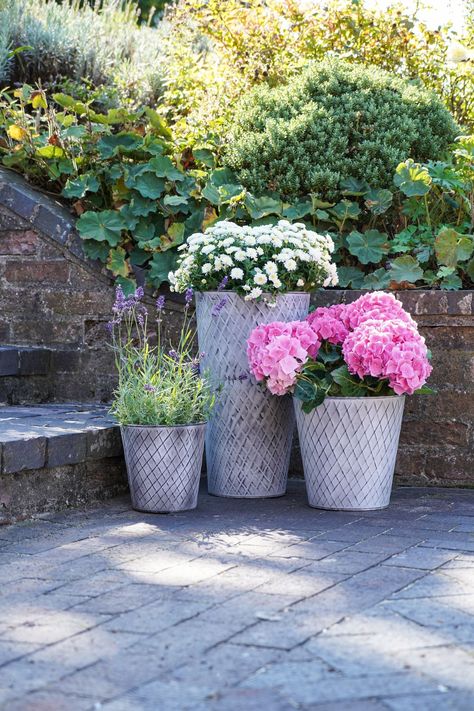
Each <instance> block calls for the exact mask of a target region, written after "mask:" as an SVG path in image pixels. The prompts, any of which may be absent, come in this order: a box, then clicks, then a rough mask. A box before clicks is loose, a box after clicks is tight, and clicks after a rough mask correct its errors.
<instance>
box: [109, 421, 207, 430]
mask: <svg viewBox="0 0 474 711" xmlns="http://www.w3.org/2000/svg"><path fill="white" fill-rule="evenodd" d="M119 424H120V427H141V429H144V430H179V429H186V428H188V427H205V426H206V425H207V421H205V422H194V423H193V424H187V425H123V424H122V423H121V422H120V423H119Z"/></svg>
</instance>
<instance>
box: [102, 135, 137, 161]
mask: <svg viewBox="0 0 474 711" xmlns="http://www.w3.org/2000/svg"><path fill="white" fill-rule="evenodd" d="M142 146H143V138H142V137H141V136H138V135H137V134H136V133H125V132H122V133H117V134H114V135H113V136H103V137H102V138H101V139H100V141H99V142H98V144H97V148H98V150H99V153H100V155H101V156H102V158H111V157H112V156H117V155H119V154H120V153H133V151H136V150H138V149H139V148H141V147H142Z"/></svg>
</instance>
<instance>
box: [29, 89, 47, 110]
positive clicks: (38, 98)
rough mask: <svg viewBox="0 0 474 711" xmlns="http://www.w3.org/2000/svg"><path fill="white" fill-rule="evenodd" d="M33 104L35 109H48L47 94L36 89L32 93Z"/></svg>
mask: <svg viewBox="0 0 474 711" xmlns="http://www.w3.org/2000/svg"><path fill="white" fill-rule="evenodd" d="M31 105H32V106H33V108H34V109H40V108H41V109H47V108H48V104H47V103H46V96H45V94H44V92H43V91H34V92H33V94H32V95H31Z"/></svg>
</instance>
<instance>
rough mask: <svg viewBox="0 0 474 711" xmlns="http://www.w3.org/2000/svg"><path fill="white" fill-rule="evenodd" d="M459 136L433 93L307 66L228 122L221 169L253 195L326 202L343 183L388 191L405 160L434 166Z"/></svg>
mask: <svg viewBox="0 0 474 711" xmlns="http://www.w3.org/2000/svg"><path fill="white" fill-rule="evenodd" d="M457 133H458V130H457V127H456V125H455V123H454V121H453V119H452V117H451V115H450V114H449V112H448V111H447V110H446V109H445V108H444V107H443V106H442V104H441V102H440V101H439V99H437V98H436V97H435V96H434V94H432V93H431V92H429V91H427V90H426V89H423V88H421V87H420V86H415V85H411V84H408V83H407V82H405V81H404V80H401V79H397V78H393V77H392V76H391V75H389V74H388V73H387V72H385V71H383V70H380V69H376V68H375V67H370V68H365V67H363V66H361V65H356V64H355V65H351V64H349V63H347V62H342V61H337V60H329V61H325V62H321V63H311V64H310V65H308V66H307V67H306V68H305V69H304V70H303V71H302V72H301V74H299V75H298V76H297V77H295V78H292V79H291V80H290V81H289V82H288V84H287V85H285V86H281V87H276V88H269V87H268V86H263V85H262V86H260V87H257V88H255V89H253V90H252V91H251V92H250V93H249V94H248V95H247V96H245V97H244V98H243V99H242V100H241V102H240V104H239V105H238V107H237V110H236V112H235V115H234V121H233V129H232V131H231V134H230V136H229V144H228V148H227V152H226V155H225V162H226V163H227V165H228V166H229V167H230V168H232V169H233V170H235V171H236V172H237V174H238V176H239V178H240V180H241V181H242V183H243V184H244V185H245V187H247V188H248V189H249V190H251V191H252V192H254V193H256V194H260V193H262V192H265V191H269V190H270V191H276V192H278V193H280V194H281V195H283V196H284V197H285V198H288V199H294V198H297V197H299V196H302V195H307V194H308V193H316V194H317V195H318V196H319V197H320V198H323V199H333V198H334V197H335V196H336V195H337V190H338V185H339V183H340V181H341V180H342V179H344V178H348V177H353V178H356V179H364V180H366V181H367V182H368V183H369V184H370V185H375V186H377V187H381V188H383V187H388V186H389V185H390V184H391V181H392V174H393V172H394V170H395V168H396V167H397V165H398V163H400V161H402V160H404V159H405V158H406V157H407V156H409V157H412V158H413V159H415V160H417V161H426V160H429V159H433V160H436V159H437V158H439V157H440V156H441V155H442V154H443V152H444V151H445V150H446V149H447V147H448V146H449V144H450V143H451V142H452V141H453V140H454V138H455V136H456V134H457Z"/></svg>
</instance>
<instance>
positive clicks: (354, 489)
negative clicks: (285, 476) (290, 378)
mask: <svg viewBox="0 0 474 711" xmlns="http://www.w3.org/2000/svg"><path fill="white" fill-rule="evenodd" d="M404 405H405V398H404V397H398V396H388V397H358V398H357V397H327V398H326V399H325V400H324V402H323V403H322V405H319V406H318V407H316V408H315V409H314V410H312V412H310V413H309V414H305V413H304V412H303V410H302V409H301V402H300V401H298V400H296V399H295V400H294V406H295V412H296V422H297V427H298V435H299V440H300V448H301V457H302V460H303V469H304V477H305V482H306V491H307V494H308V503H309V505H310V506H314V507H315V508H321V509H337V510H341V511H370V510H373V509H383V508H386V507H387V506H388V505H389V503H390V494H391V490H392V482H393V473H394V469H395V459H396V456H397V449H398V440H399V436H400V428H401V424H402V417H403V408H404Z"/></svg>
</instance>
